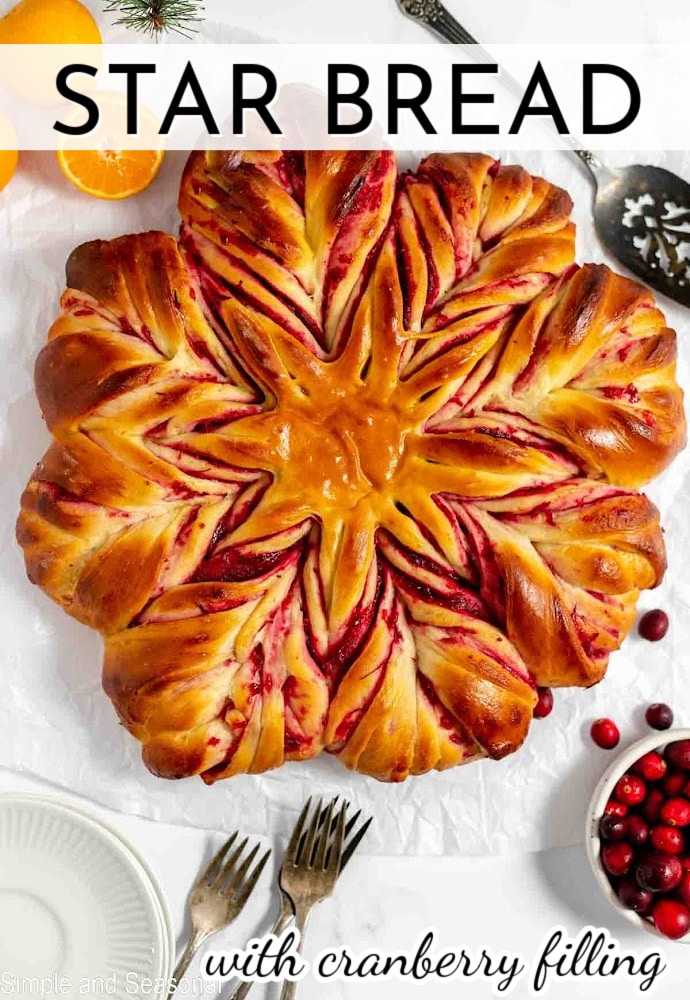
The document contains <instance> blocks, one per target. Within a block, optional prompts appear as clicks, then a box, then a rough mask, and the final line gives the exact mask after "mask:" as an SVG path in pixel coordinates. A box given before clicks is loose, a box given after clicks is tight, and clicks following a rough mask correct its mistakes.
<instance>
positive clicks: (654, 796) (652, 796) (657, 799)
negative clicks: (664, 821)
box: [642, 788, 666, 823]
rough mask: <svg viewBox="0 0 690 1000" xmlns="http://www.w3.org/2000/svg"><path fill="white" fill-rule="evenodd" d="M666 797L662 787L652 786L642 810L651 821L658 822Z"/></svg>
mask: <svg viewBox="0 0 690 1000" xmlns="http://www.w3.org/2000/svg"><path fill="white" fill-rule="evenodd" d="M665 801H666V799H665V798H664V793H663V792H662V791H661V789H660V788H651V789H650V790H649V794H648V795H647V798H646V799H645V800H644V802H643V803H642V812H643V813H644V818H645V819H646V820H647V821H648V822H649V823H656V822H657V820H658V819H659V816H661V807H662V806H663V804H664V802H665Z"/></svg>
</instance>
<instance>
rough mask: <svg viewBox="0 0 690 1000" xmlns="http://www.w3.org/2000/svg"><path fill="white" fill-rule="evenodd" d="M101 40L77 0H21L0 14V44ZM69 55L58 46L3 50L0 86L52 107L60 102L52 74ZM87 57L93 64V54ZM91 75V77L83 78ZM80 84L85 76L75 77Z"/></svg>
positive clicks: (89, 41)
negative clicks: (50, 49)
mask: <svg viewBox="0 0 690 1000" xmlns="http://www.w3.org/2000/svg"><path fill="white" fill-rule="evenodd" d="M46 44H54V45H100V44H101V33H100V31H99V30H98V25H97V24H96V22H95V21H94V19H93V17H92V15H91V12H90V11H89V10H87V8H86V7H85V6H84V5H83V4H82V3H79V0H21V2H20V3H18V4H17V5H16V7H13V8H12V9H11V10H10V11H8V13H7V14H5V16H4V17H0V45H8V46H12V45H41V46H43V45H46ZM70 61H76V62H83V61H84V57H83V55H81V56H80V57H79V58H78V59H77V58H72V59H70V58H69V56H68V55H66V54H65V53H64V52H63V51H62V50H57V51H56V52H55V55H54V56H51V55H49V54H48V52H46V50H45V49H44V50H41V49H35V50H31V49H17V51H16V56H15V55H14V54H13V52H12V49H6V50H5V52H4V53H3V56H2V59H1V60H0V86H2V87H4V88H5V89H6V90H8V91H9V92H10V93H12V94H15V95H16V96H17V97H20V98H22V100H25V101H28V102H29V103H30V104H37V105H43V106H52V105H55V104H58V103H60V102H61V101H62V98H61V97H60V95H59V94H58V92H57V90H56V87H55V77H56V75H57V73H58V71H59V70H60V69H62V66H63V64H64V63H65V62H70ZM88 61H90V62H92V63H97V62H98V58H97V57H92V58H90V59H89V60H88ZM87 79H90V78H87ZM79 80H80V83H83V80H84V77H83V76H82V77H80V78H79Z"/></svg>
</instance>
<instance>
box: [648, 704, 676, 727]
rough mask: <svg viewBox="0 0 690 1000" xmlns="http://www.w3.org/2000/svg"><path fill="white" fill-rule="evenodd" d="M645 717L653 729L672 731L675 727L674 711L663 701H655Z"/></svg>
mask: <svg viewBox="0 0 690 1000" xmlns="http://www.w3.org/2000/svg"><path fill="white" fill-rule="evenodd" d="M644 717H645V719H646V721H647V725H648V726H651V727H652V729H670V728H671V726H672V725H673V709H672V708H671V706H670V705H665V704H664V703H663V701H655V702H654V704H653V705H650V706H649V708H648V709H647V711H646V712H645V714H644Z"/></svg>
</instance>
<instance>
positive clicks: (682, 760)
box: [664, 740, 690, 771]
mask: <svg viewBox="0 0 690 1000" xmlns="http://www.w3.org/2000/svg"><path fill="white" fill-rule="evenodd" d="M664 757H665V758H666V760H667V761H668V763H669V764H671V766H672V767H679V768H680V769H681V771H690V740H677V741H676V742H675V743H669V745H668V746H667V747H666V749H665V750H664Z"/></svg>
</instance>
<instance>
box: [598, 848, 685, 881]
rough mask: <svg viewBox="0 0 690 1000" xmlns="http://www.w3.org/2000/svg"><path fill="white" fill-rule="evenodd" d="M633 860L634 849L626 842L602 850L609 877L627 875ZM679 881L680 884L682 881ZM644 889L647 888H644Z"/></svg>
mask: <svg viewBox="0 0 690 1000" xmlns="http://www.w3.org/2000/svg"><path fill="white" fill-rule="evenodd" d="M633 858H634V852H633V849H632V847H631V846H630V844H626V843H625V842H624V841H621V842H620V843H617V844H605V845H604V846H603V847H602V849H601V863H602V864H603V866H604V868H605V869H606V871H607V872H608V873H609V875H627V874H628V872H629V871H630V869H631V868H632V863H633ZM678 867H680V865H679V866H678ZM678 881H679V882H680V879H678ZM643 888H647V887H646V886H643Z"/></svg>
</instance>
